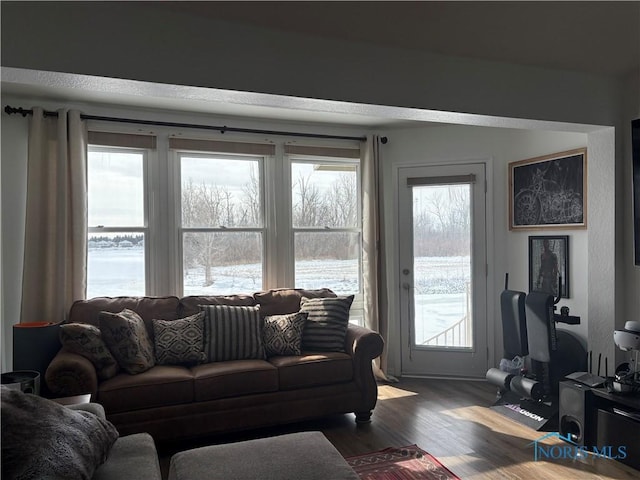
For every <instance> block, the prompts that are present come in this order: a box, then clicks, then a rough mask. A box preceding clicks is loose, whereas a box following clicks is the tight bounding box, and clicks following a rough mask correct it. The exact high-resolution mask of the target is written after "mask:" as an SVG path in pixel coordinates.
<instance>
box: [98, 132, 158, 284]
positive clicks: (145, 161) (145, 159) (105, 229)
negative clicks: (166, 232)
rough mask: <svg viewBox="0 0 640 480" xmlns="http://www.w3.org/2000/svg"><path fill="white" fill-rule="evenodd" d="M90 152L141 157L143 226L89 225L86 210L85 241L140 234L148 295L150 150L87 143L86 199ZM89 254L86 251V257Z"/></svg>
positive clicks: (150, 245)
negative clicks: (104, 236)
mask: <svg viewBox="0 0 640 480" xmlns="http://www.w3.org/2000/svg"><path fill="white" fill-rule="evenodd" d="M92 152H100V153H128V154H131V153H137V154H140V155H142V198H143V206H142V209H143V225H142V226H141V227H122V226H104V225H89V211H88V209H87V241H88V240H89V236H90V235H91V234H94V235H95V234H102V233H106V234H108V233H141V234H142V235H143V238H144V295H148V294H149V293H148V292H149V291H150V290H152V288H153V285H152V281H151V278H152V275H153V274H154V266H153V264H154V263H155V262H153V261H152V259H151V251H152V250H153V249H152V246H153V245H152V244H153V240H152V235H151V229H150V223H152V222H151V221H150V216H151V212H150V205H151V200H150V198H149V197H150V195H149V191H150V188H149V187H150V183H151V178H150V175H151V173H150V169H149V157H150V153H151V151H150V149H145V148H139V147H125V146H120V145H118V146H107V145H101V144H94V143H89V144H88V145H87V198H88V196H89V195H90V192H89V188H88V181H89V180H88V176H89V155H90V154H91V153H92ZM88 255H89V253H88V250H87V257H88ZM88 268H89V265H88V258H87V289H88V288H89V270H88ZM111 296H112V295H111Z"/></svg>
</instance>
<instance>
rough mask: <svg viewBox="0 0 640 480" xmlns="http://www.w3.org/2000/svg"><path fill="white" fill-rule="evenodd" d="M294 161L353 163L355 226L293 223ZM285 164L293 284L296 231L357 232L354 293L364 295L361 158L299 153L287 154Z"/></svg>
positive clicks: (305, 162)
mask: <svg viewBox="0 0 640 480" xmlns="http://www.w3.org/2000/svg"><path fill="white" fill-rule="evenodd" d="M294 163H301V164H318V163H322V164H330V165H336V166H340V165H350V166H351V165H353V166H354V167H355V173H356V204H357V210H356V219H355V225H354V226H353V227H333V226H328V225H325V226H323V227H296V226H294V225H293V181H294V179H293V178H292V170H293V164H294ZM285 165H286V168H287V171H288V185H289V212H288V213H289V222H288V229H289V242H290V245H291V250H290V251H291V259H290V261H291V268H290V269H291V278H292V281H291V284H292V285H294V287H297V285H296V278H295V263H296V252H295V237H296V233H342V232H344V233H357V234H358V238H359V243H360V248H359V250H358V292H356V293H355V294H354V295H360V296H361V295H362V293H363V288H362V287H363V284H362V282H363V276H362V234H363V232H362V192H361V188H362V179H361V174H362V172H361V161H360V160H359V159H353V158H344V157H327V156H320V155H318V156H315V155H299V154H287V155H286V156H285Z"/></svg>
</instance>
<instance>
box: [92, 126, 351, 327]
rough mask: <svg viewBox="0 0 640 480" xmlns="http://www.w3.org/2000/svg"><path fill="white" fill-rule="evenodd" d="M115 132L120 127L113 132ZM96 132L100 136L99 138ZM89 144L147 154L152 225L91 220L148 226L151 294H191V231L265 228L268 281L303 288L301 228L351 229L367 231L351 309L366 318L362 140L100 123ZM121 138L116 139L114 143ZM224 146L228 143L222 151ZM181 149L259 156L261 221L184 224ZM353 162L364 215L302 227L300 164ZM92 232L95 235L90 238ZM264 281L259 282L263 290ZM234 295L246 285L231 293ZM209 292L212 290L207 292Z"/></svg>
mask: <svg viewBox="0 0 640 480" xmlns="http://www.w3.org/2000/svg"><path fill="white" fill-rule="evenodd" d="M109 132H112V133H109ZM92 134H93V135H94V138H98V142H91V137H92ZM89 140H90V141H89V142H88V143H89V146H88V147H89V148H91V149H95V150H102V151H127V152H131V151H137V152H141V153H143V172H144V173H143V181H144V185H143V189H144V202H145V204H144V211H145V213H144V216H145V225H144V227H142V228H139V227H135V228H124V229H123V228H117V227H107V228H105V227H103V228H99V227H96V226H90V227H89V229H88V231H87V234H88V235H89V234H91V233H94V234H95V233H100V232H105V233H107V232H108V231H109V230H110V231H111V232H115V231H119V232H125V233H128V232H129V231H132V232H134V233H138V232H140V233H141V234H143V235H144V236H145V245H144V261H145V295H156V296H158V295H160V296H163V295H175V296H178V297H180V296H183V295H184V259H183V255H184V251H183V239H184V234H185V233H186V232H189V231H193V232H196V231H202V232H222V233H228V232H242V231H247V232H258V233H260V235H261V236H262V286H261V287H260V289H262V290H265V289H268V288H283V287H284V288H295V261H296V260H295V249H294V242H295V235H296V233H298V232H300V233H314V232H318V233H320V232H322V233H326V232H347V233H356V234H358V237H359V243H360V248H359V249H358V288H359V292H356V293H355V297H354V302H353V305H352V308H351V311H352V320H353V318H357V322H356V323H359V324H363V320H362V318H363V310H364V305H363V288H364V285H363V271H362V268H363V252H362V241H363V233H364V232H363V218H362V214H363V205H362V191H361V189H362V184H361V182H362V163H361V162H362V160H361V155H360V147H361V145H360V144H359V143H357V142H355V141H340V140H338V141H334V140H331V141H329V140H326V141H325V140H316V141H313V143H311V142H309V143H308V144H306V143H305V142H301V141H300V140H299V139H296V138H289V137H283V138H276V139H270V138H262V139H259V140H258V142H257V143H256V137H255V136H253V135H252V136H249V135H225V138H224V140H222V139H220V137H217V136H215V135H202V134H201V133H200V132H195V133H194V132H190V131H188V130H186V129H185V130H180V131H176V129H174V128H165V127H159V128H158V129H157V130H154V131H146V132H145V131H143V130H140V129H135V130H134V129H129V128H125V127H118V129H116V130H111V128H110V127H108V126H105V125H102V122H97V123H96V124H95V126H90V127H89ZM111 141H113V142H114V143H113V144H111V143H108V142H111ZM218 148H220V150H216V149H218ZM181 155H182V156H184V155H188V156H202V157H206V158H211V157H213V158H221V159H225V158H232V159H233V158H246V159H248V160H258V165H259V175H260V180H259V181H260V189H261V191H260V195H261V213H262V226H261V227H227V228H219V227H182V205H181V201H182V175H181ZM295 162H303V163H312V164H318V163H321V164H335V165H343V164H345V163H347V164H350V165H353V166H354V167H355V169H356V190H357V191H356V200H357V220H356V224H355V225H354V226H351V227H330V228H329V229H327V228H324V227H294V226H293V205H292V191H293V182H292V178H291V176H292V175H291V174H292V172H291V168H292V163H295ZM87 238H88V237H87ZM257 290H258V287H256V291H257ZM227 293H228V294H233V293H239V292H227ZM203 294H204V295H206V294H207V293H203Z"/></svg>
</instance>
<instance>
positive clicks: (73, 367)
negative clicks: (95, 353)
mask: <svg viewBox="0 0 640 480" xmlns="http://www.w3.org/2000/svg"><path fill="white" fill-rule="evenodd" d="M44 378H45V381H46V382H47V386H48V387H49V390H51V392H52V393H53V394H55V395H58V396H61V397H70V396H73V395H82V394H85V393H90V394H91V395H92V398H97V394H98V375H97V373H96V369H95V367H94V366H93V363H91V361H90V360H89V359H87V358H85V357H83V356H82V355H78V354H77V353H72V352H69V351H67V350H66V349H64V348H62V349H61V350H60V351H59V352H58V354H57V355H56V356H55V357H53V360H51V363H50V364H49V367H48V368H47V371H46V373H45V375H44Z"/></svg>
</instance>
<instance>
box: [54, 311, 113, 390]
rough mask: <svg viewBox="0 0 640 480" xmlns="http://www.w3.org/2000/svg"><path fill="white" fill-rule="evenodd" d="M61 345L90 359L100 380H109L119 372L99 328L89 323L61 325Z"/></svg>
mask: <svg viewBox="0 0 640 480" xmlns="http://www.w3.org/2000/svg"><path fill="white" fill-rule="evenodd" d="M60 343H62V346H63V347H65V348H66V349H67V350H69V351H70V352H73V353H77V354H78V355H82V356H83V357H85V358H88V359H89V360H90V361H91V363H93V366H94V367H96V373H97V375H98V378H99V379H100V380H108V379H109V378H111V377H114V376H115V375H116V374H117V373H118V372H119V371H120V366H119V365H118V361H117V360H116V359H115V358H114V357H113V355H112V354H111V351H109V348H108V347H107V345H106V344H105V343H104V340H103V339H102V333H101V332H100V329H99V328H98V327H94V326H93V325H89V324H87V323H67V324H63V325H60Z"/></svg>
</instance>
